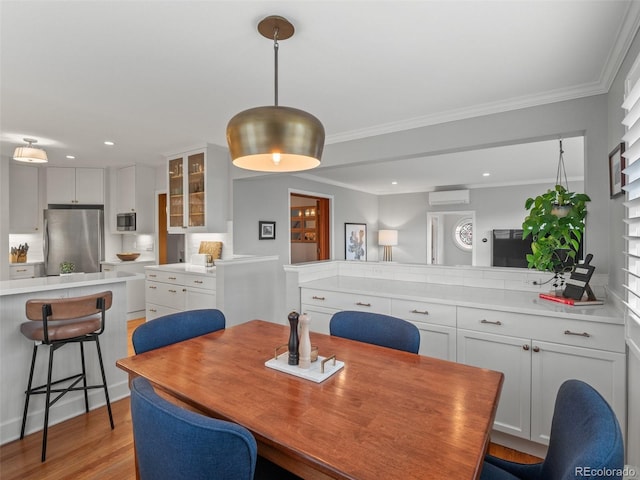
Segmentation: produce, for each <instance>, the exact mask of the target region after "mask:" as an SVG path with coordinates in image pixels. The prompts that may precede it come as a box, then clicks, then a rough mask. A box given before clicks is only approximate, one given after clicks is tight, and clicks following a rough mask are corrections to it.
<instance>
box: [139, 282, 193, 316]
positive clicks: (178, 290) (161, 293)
mask: <svg viewBox="0 0 640 480" xmlns="http://www.w3.org/2000/svg"><path fill="white" fill-rule="evenodd" d="M185 293H186V292H185V288H184V287H183V286H182V285H171V284H169V283H162V282H149V281H147V282H146V295H145V299H146V302H147V303H154V304H156V305H163V306H165V307H169V308H174V309H176V310H184V306H185V296H186V295H185Z"/></svg>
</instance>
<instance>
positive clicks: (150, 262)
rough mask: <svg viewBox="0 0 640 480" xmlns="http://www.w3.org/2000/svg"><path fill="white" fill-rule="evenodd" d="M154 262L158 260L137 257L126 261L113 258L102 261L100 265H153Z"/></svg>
mask: <svg viewBox="0 0 640 480" xmlns="http://www.w3.org/2000/svg"><path fill="white" fill-rule="evenodd" d="M154 263H156V261H155V259H153V258H136V259H135V260H129V261H124V260H120V259H119V258H116V259H113V260H105V261H103V262H100V265H133V264H138V265H153V264H154Z"/></svg>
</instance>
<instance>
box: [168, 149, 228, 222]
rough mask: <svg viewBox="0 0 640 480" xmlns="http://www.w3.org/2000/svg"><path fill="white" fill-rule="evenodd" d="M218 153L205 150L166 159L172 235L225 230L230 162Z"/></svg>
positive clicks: (169, 217)
mask: <svg viewBox="0 0 640 480" xmlns="http://www.w3.org/2000/svg"><path fill="white" fill-rule="evenodd" d="M212 153H213V155H212ZM216 153H217V152H215V151H214V152H211V149H210V148H206V149H202V150H196V151H191V152H188V153H185V154H178V155H173V156H170V157H168V158H167V166H168V178H167V230H168V232H169V233H184V232H185V231H192V232H224V231H226V220H227V214H228V211H227V204H228V198H227V197H228V182H229V179H228V167H227V162H228V160H227V158H226V155H224V156H223V155H216ZM216 157H219V158H216Z"/></svg>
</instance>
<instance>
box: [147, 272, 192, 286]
mask: <svg viewBox="0 0 640 480" xmlns="http://www.w3.org/2000/svg"><path fill="white" fill-rule="evenodd" d="M146 278H147V280H152V281H154V282H164V283H175V284H177V285H182V284H183V283H184V274H183V273H174V272H166V271H163V270H147V271H146Z"/></svg>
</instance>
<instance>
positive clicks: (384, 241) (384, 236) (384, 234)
mask: <svg viewBox="0 0 640 480" xmlns="http://www.w3.org/2000/svg"><path fill="white" fill-rule="evenodd" d="M378 245H384V246H385V247H386V246H394V245H398V231H397V230H380V231H378Z"/></svg>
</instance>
